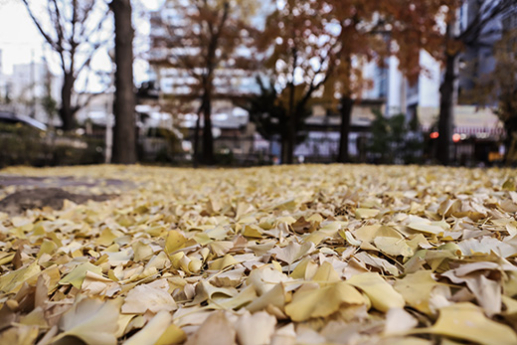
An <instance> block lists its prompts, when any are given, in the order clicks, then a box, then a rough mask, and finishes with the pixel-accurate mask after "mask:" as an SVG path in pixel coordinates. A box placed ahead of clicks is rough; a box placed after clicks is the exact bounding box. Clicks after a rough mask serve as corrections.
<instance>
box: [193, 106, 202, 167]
mask: <svg viewBox="0 0 517 345" xmlns="http://www.w3.org/2000/svg"><path fill="white" fill-rule="evenodd" d="M202 111H203V101H202V102H201V106H200V107H199V110H198V111H197V119H196V129H195V132H194V157H193V160H192V161H193V163H194V164H193V165H194V168H197V167H198V166H199V131H200V130H201V112H202Z"/></svg>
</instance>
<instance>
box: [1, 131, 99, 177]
mask: <svg viewBox="0 0 517 345" xmlns="http://www.w3.org/2000/svg"><path fill="white" fill-rule="evenodd" d="M0 147H1V148H2V150H0V168H1V167H5V166H10V165H32V166H55V165H78V164H99V163H103V162H104V153H103V151H104V140H102V139H94V138H84V137H76V136H71V135H66V136H65V135H56V134H53V133H50V132H43V131H40V130H38V129H34V128H30V127H27V126H23V125H19V124H18V125H11V124H0Z"/></svg>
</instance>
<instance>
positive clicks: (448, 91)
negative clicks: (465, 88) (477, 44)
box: [436, 55, 457, 165]
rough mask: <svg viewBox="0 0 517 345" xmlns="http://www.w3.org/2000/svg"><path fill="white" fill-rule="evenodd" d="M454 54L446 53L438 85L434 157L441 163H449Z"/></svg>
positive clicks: (452, 126) (454, 69) (452, 127)
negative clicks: (440, 83) (443, 69)
mask: <svg viewBox="0 0 517 345" xmlns="http://www.w3.org/2000/svg"><path fill="white" fill-rule="evenodd" d="M456 60H457V56H456V55H447V56H446V61H445V76H444V79H443V82H442V85H441V86H440V116H439V119H438V133H439V137H438V148H437V151H436V158H437V159H438V161H439V162H440V163H441V164H443V165H449V164H450V163H451V148H452V134H453V133H452V132H453V130H454V98H455V96H454V92H455V87H454V83H455V81H456V63H457V61H456Z"/></svg>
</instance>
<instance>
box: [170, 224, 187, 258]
mask: <svg viewBox="0 0 517 345" xmlns="http://www.w3.org/2000/svg"><path fill="white" fill-rule="evenodd" d="M185 243H187V239H186V238H185V236H183V235H182V234H181V233H180V232H179V231H177V230H171V231H169V232H168V233H167V238H166V239H165V252H166V253H167V254H168V255H171V254H173V253H174V252H175V251H176V250H178V249H181V248H183V247H184V246H185Z"/></svg>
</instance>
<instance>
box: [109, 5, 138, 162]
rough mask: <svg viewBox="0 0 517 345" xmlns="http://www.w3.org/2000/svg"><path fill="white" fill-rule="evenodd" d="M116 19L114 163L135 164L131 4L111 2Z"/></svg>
mask: <svg viewBox="0 0 517 345" xmlns="http://www.w3.org/2000/svg"><path fill="white" fill-rule="evenodd" d="M110 7H111V10H112V11H113V14H114V16H115V64H116V71H115V88H116V91H115V103H114V111H115V128H114V129H115V131H114V141H113V162H114V163H118V164H134V163H136V160H137V159H136V129H135V94H134V85H133V34H134V32H133V27H132V22H131V1H130V0H113V1H112V2H111V3H110Z"/></svg>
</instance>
